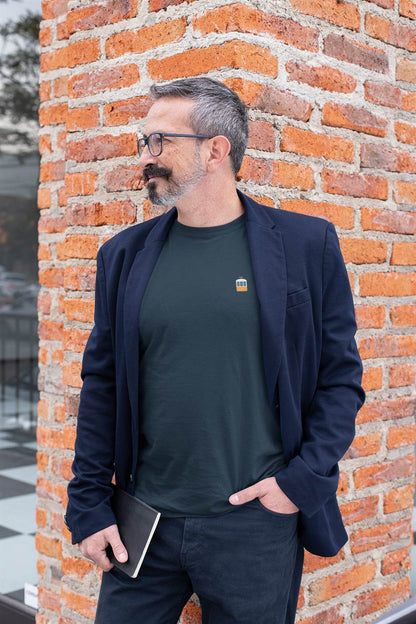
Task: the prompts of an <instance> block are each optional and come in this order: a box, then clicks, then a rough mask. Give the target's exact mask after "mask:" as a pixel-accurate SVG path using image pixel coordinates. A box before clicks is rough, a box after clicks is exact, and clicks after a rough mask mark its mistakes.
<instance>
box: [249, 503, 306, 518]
mask: <svg viewBox="0 0 416 624" xmlns="http://www.w3.org/2000/svg"><path fill="white" fill-rule="evenodd" d="M253 502H254V503H256V505H257V507H260V509H262V510H263V511H264V512H265V513H268V514H271V515H272V516H276V517H277V518H296V517H297V515H298V513H299V512H298V511H293V512H291V513H282V512H280V511H273V510H272V509H269V508H268V507H266V506H265V505H263V503H262V502H261V500H260V499H259V498H255V499H254V501H253Z"/></svg>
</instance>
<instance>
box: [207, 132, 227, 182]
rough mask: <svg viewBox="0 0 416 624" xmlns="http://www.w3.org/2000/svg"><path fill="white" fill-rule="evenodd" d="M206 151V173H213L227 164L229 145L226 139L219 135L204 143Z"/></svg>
mask: <svg viewBox="0 0 416 624" xmlns="http://www.w3.org/2000/svg"><path fill="white" fill-rule="evenodd" d="M206 149H207V152H206V161H205V162H206V169H207V172H208V173H214V172H215V171H216V170H217V169H218V168H219V167H221V166H222V165H223V164H225V163H226V162H227V158H228V156H229V154H230V149H231V145H230V142H229V140H228V139H227V137H225V136H223V135H221V134H220V135H218V136H215V137H213V138H212V139H209V140H208V141H207V142H206Z"/></svg>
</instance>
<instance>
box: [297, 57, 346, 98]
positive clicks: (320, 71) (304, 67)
mask: <svg viewBox="0 0 416 624" xmlns="http://www.w3.org/2000/svg"><path fill="white" fill-rule="evenodd" d="M286 71H287V74H288V78H289V80H294V81H296V82H301V83H305V84H308V85H309V86H311V87H316V88H318V89H324V90H325V91H336V92H338V93H352V92H353V91H355V88H356V86H357V81H356V80H355V78H353V77H352V76H350V75H349V74H345V73H344V72H341V71H339V69H333V68H332V67H329V66H328V65H320V66H311V65H308V64H307V63H302V61H289V62H288V63H286Z"/></svg>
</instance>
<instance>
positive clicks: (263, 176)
mask: <svg viewBox="0 0 416 624" xmlns="http://www.w3.org/2000/svg"><path fill="white" fill-rule="evenodd" d="M272 176H273V161H272V160H271V159H267V160H266V159H264V158H252V157H251V156H245V157H244V159H243V162H242V165H241V168H240V171H239V177H240V179H241V180H244V181H246V182H248V181H251V182H255V183H257V184H270V182H271V180H272Z"/></svg>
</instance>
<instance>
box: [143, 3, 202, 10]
mask: <svg viewBox="0 0 416 624" xmlns="http://www.w3.org/2000/svg"><path fill="white" fill-rule="evenodd" d="M185 2H186V3H187V4H188V3H189V2H194V0H150V3H149V11H160V10H161V9H166V8H167V7H169V6H176V5H178V4H184V3H185Z"/></svg>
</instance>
